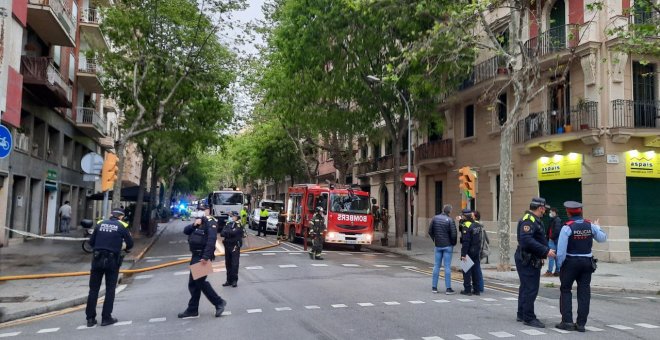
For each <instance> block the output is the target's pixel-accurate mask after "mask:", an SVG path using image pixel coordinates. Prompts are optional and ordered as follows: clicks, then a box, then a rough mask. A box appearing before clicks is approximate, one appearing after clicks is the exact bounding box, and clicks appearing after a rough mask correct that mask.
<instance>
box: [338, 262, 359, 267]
mask: <svg viewBox="0 0 660 340" xmlns="http://www.w3.org/2000/svg"><path fill="white" fill-rule="evenodd" d="M342 266H344V267H359V266H360V265H359V264H353V263H344V264H342Z"/></svg>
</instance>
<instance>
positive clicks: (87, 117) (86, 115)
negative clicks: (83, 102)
mask: <svg viewBox="0 0 660 340" xmlns="http://www.w3.org/2000/svg"><path fill="white" fill-rule="evenodd" d="M76 110H77V112H78V115H77V116H76V123H77V124H84V125H93V126H94V128H96V130H97V131H99V132H101V133H102V134H105V119H103V117H101V115H100V114H99V113H98V112H97V111H96V109H95V108H91V107H78V108H76Z"/></svg>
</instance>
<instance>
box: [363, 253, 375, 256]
mask: <svg viewBox="0 0 660 340" xmlns="http://www.w3.org/2000/svg"><path fill="white" fill-rule="evenodd" d="M362 255H364V256H376V254H371V253H367V254H362Z"/></svg>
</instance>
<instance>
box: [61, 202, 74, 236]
mask: <svg viewBox="0 0 660 340" xmlns="http://www.w3.org/2000/svg"><path fill="white" fill-rule="evenodd" d="M58 214H59V215H60V233H64V234H68V233H69V231H70V230H69V228H70V225H71V205H70V204H69V201H64V204H62V206H61V207H60V209H59V211H58Z"/></svg>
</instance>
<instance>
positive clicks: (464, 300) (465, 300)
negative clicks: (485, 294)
mask: <svg viewBox="0 0 660 340" xmlns="http://www.w3.org/2000/svg"><path fill="white" fill-rule="evenodd" d="M456 300H458V301H460V302H472V301H474V300H472V299H456Z"/></svg>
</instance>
